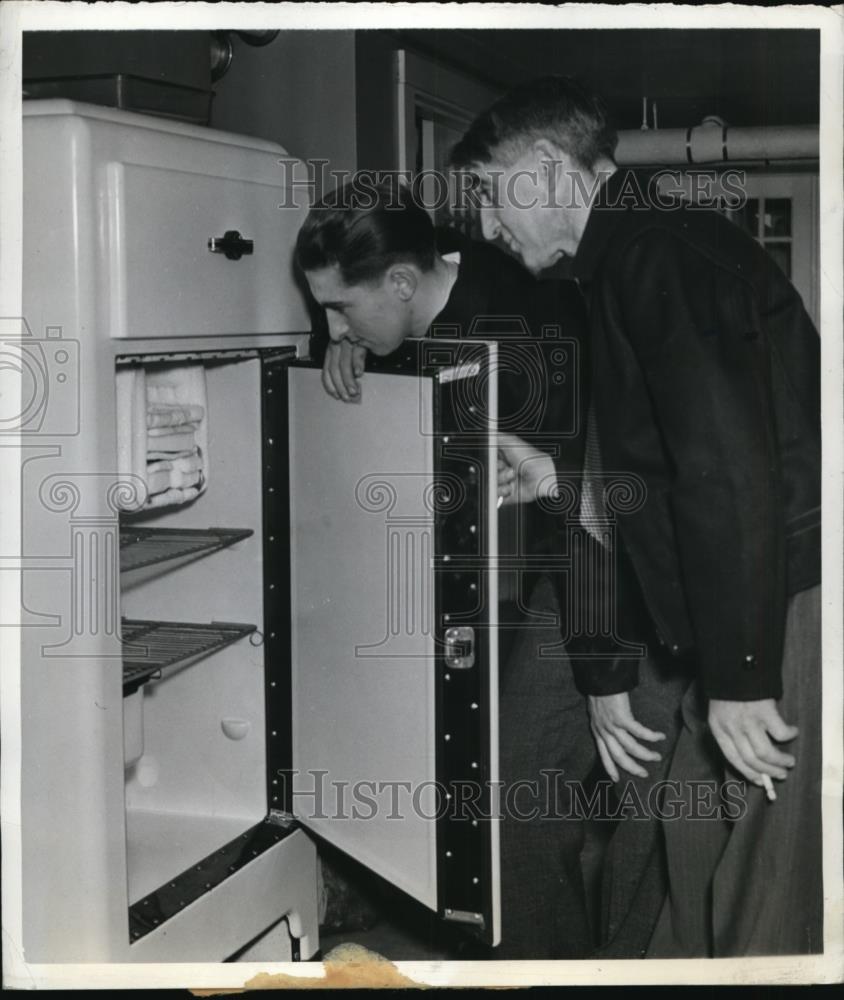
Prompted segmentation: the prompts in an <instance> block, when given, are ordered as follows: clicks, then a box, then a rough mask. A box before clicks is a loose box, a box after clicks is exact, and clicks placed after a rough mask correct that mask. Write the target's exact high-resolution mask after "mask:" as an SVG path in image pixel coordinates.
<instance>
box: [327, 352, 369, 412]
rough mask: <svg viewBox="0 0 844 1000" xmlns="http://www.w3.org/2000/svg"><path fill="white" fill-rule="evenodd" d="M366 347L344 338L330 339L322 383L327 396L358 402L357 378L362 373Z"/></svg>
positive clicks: (348, 401) (358, 388)
mask: <svg viewBox="0 0 844 1000" xmlns="http://www.w3.org/2000/svg"><path fill="white" fill-rule="evenodd" d="M365 358H366V348H365V347H361V346H360V345H359V344H353V343H352V342H351V341H350V340H346V339H345V338H344V339H343V340H340V341H333V340H332V341H331V343H330V344H329V345H328V347H327V348H326V350H325V362H324V363H323V366H322V385H323V388H324V389H325V391H326V392H327V393H328V395H329V396H333V397H334V399H342V400H343V402H344V403H357V402H360V384H359V380H360V378H361V376H362V375H363V368H364V360H365Z"/></svg>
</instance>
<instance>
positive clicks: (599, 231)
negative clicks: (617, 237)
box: [571, 167, 647, 281]
mask: <svg viewBox="0 0 844 1000" xmlns="http://www.w3.org/2000/svg"><path fill="white" fill-rule="evenodd" d="M646 191H647V182H646V181H643V179H642V177H641V176H640V175H639V174H638V173H635V172H634V171H632V170H627V169H625V168H624V167H619V168H618V169H617V170H616V172H615V173H614V174H613V175H612V176H611V177H609V178H608V179H607V180H606V181H605V182H604V184H603V185H602V186H601V188H600V190H599V191H598V194H597V196H596V197H595V200H594V202H593V204H592V208H591V209H590V211H589V217H588V219H587V220H586V228H585V229H584V230H583V235H582V236H581V238H580V244H579V246H578V248H577V251H576V253H575V255H574V258H573V259H572V264H571V271H572V275H573V277H575V278H577V280H578V281H589V280H590V279H591V278H592V276H593V275H594V274H595V271H596V270H597V267H598V264H599V263H600V260H601V257H603V255H604V253H605V252H606V250H607V248H608V246H609V242H610V235H611V233H612V231H613V230H614V229H615V227H616V226H617V225H618V224H619V222H620V221H621V220H622V219H623V218H624V217H626V216H627V215H628V214H629V212H630V211H631V209H632V208H633V207H634V204H638V205H639V207H640V208H641V207H642V205H641V199H642V198H643V197H644V194H645V192H646Z"/></svg>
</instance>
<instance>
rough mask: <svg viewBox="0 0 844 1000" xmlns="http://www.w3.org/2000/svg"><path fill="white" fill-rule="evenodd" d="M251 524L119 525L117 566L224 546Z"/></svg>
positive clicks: (145, 563)
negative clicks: (241, 526)
mask: <svg viewBox="0 0 844 1000" xmlns="http://www.w3.org/2000/svg"><path fill="white" fill-rule="evenodd" d="M252 534H253V532H252V529H251V528H140V527H138V528H134V527H126V526H122V527H121V529H120V569H121V572H126V571H127V570H133V569H140V568H141V567H143V566H152V565H154V564H155V563H160V562H166V561H167V560H169V559H179V558H181V557H183V556H196V555H204V554H206V553H209V552H217V551H219V550H220V549H225V548H227V547H228V546H229V545H234V543H235V542H239V541H242V540H243V539H244V538H249V536H250V535H252Z"/></svg>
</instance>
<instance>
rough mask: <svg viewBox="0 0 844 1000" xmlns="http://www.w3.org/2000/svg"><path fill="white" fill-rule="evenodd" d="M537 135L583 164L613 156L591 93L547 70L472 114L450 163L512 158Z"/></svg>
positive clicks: (611, 133) (599, 105) (612, 134)
mask: <svg viewBox="0 0 844 1000" xmlns="http://www.w3.org/2000/svg"><path fill="white" fill-rule="evenodd" d="M541 138H546V139H550V140H551V141H552V142H555V143H556V144H557V145H558V146H559V147H560V148H561V149H562V150H563V151H564V152H566V153H568V155H569V156H571V157H572V158H573V159H574V160H575V161H576V162H577V163H578V164H579V165H580V166H581V167H585V168H586V169H587V170H588V169H590V168H591V167H593V166H594V165H595V163H596V161H597V160H599V159H601V158H602V157H607V158H609V159H612V157H613V154H614V152H615V146H616V142H617V141H618V136H617V135H616V131H615V128H614V127H613V126H612V124H611V123H610V122H609V120H608V117H607V112H606V109H605V107H604V104H603V101H602V100H601V99H600V98H599V97H598V96H597V95H596V94H593V93H592V92H591V91H590V90H589V89H588V88H587V87H585V86H584V85H583V84H582V83H580V82H579V81H577V80H575V79H573V78H572V77H567V76H546V77H542V78H540V79H538V80H533V81H532V82H531V83H527V84H525V85H524V86H521V87H516V88H515V89H514V90H511V91H510V92H509V93H508V94H505V95H504V97H502V98H500V99H499V100H498V101H496V102H495V104H493V105H492V107H490V108H489V109H488V110H487V111H485V112H484V113H483V114H482V115H480V116H479V117H478V118H476V119H475V121H474V122H473V123H472V125H471V127H470V128H469V131H468V132H467V133H466V134H465V135H464V136H463V138H462V139H461V140H460V142H458V143H457V145H456V146H455V147H454V149H453V150H452V153H451V163H452V165H453V166H454V167H457V168H458V169H466V168H468V167H471V166H472V165H473V164H488V163H490V162H492V161H493V160H504V161H505V162H508V163H511V162H514V161H515V160H517V159H518V158H519V156H520V155H521V154H522V153H523V152H524V150H525V149H526V147H527V146H528V145H529V144H530V143H532V142H535V141H536V140H537V139H541Z"/></svg>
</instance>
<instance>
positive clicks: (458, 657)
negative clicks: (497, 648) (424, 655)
mask: <svg viewBox="0 0 844 1000" xmlns="http://www.w3.org/2000/svg"><path fill="white" fill-rule="evenodd" d="M445 663H446V666H447V667H450V668H451V669H452V670H468V669H469V668H470V667H473V666H474V665H475V630H474V629H473V628H470V627H469V626H468V625H458V626H453V627H452V628H447V629H446V630H445Z"/></svg>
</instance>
